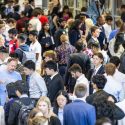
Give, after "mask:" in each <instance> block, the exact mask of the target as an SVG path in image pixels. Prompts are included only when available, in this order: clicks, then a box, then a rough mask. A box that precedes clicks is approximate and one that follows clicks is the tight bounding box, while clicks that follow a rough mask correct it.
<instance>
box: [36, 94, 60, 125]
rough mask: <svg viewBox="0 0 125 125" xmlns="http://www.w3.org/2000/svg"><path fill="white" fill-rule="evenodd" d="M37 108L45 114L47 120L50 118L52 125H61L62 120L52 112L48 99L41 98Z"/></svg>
mask: <svg viewBox="0 0 125 125" xmlns="http://www.w3.org/2000/svg"><path fill="white" fill-rule="evenodd" d="M36 107H37V108H38V109H39V110H40V111H41V112H42V113H43V116H44V117H45V118H48V121H49V124H50V125H61V123H60V120H59V119H58V117H57V116H56V114H54V113H53V111H52V107H51V102H50V100H49V98H48V97H46V96H42V97H40V99H39V100H38V102H37V105H36Z"/></svg>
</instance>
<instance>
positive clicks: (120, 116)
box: [113, 104, 125, 120]
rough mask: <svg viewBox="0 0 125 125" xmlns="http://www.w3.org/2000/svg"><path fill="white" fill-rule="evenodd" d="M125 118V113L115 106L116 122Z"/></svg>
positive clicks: (114, 116)
mask: <svg viewBox="0 0 125 125" xmlns="http://www.w3.org/2000/svg"><path fill="white" fill-rule="evenodd" d="M124 117H125V113H124V112H123V111H122V110H121V109H120V108H119V107H118V106H116V105H115V104H114V106H113V118H114V119H116V120H120V119H122V118H124Z"/></svg>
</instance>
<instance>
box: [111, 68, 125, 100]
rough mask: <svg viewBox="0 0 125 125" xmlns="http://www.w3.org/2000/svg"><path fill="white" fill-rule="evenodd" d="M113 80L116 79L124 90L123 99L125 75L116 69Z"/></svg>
mask: <svg viewBox="0 0 125 125" xmlns="http://www.w3.org/2000/svg"><path fill="white" fill-rule="evenodd" d="M113 78H114V79H116V80H117V81H118V82H119V83H121V85H122V87H123V90H124V98H125V74H123V73H122V72H120V71H118V69H116V70H115V74H114V75H113Z"/></svg>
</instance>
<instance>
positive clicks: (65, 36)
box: [60, 34, 69, 42]
mask: <svg viewBox="0 0 125 125" xmlns="http://www.w3.org/2000/svg"><path fill="white" fill-rule="evenodd" d="M68 39H69V38H68V35H66V34H62V35H61V36H60V40H61V42H66V41H68Z"/></svg>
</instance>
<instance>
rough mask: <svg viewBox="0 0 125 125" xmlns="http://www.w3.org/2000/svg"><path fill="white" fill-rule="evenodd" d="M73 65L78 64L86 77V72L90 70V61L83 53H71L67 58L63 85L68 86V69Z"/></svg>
mask: <svg viewBox="0 0 125 125" xmlns="http://www.w3.org/2000/svg"><path fill="white" fill-rule="evenodd" d="M74 63H76V64H79V65H80V66H81V68H82V71H83V73H84V74H85V75H86V74H87V72H88V71H89V70H90V68H91V61H90V58H89V56H88V55H87V54H84V53H73V54H70V56H69V61H68V65H67V70H66V73H65V74H66V75H65V83H66V84H68V81H69V77H70V73H69V72H68V69H69V68H70V66H72V65H73V64H74Z"/></svg>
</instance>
